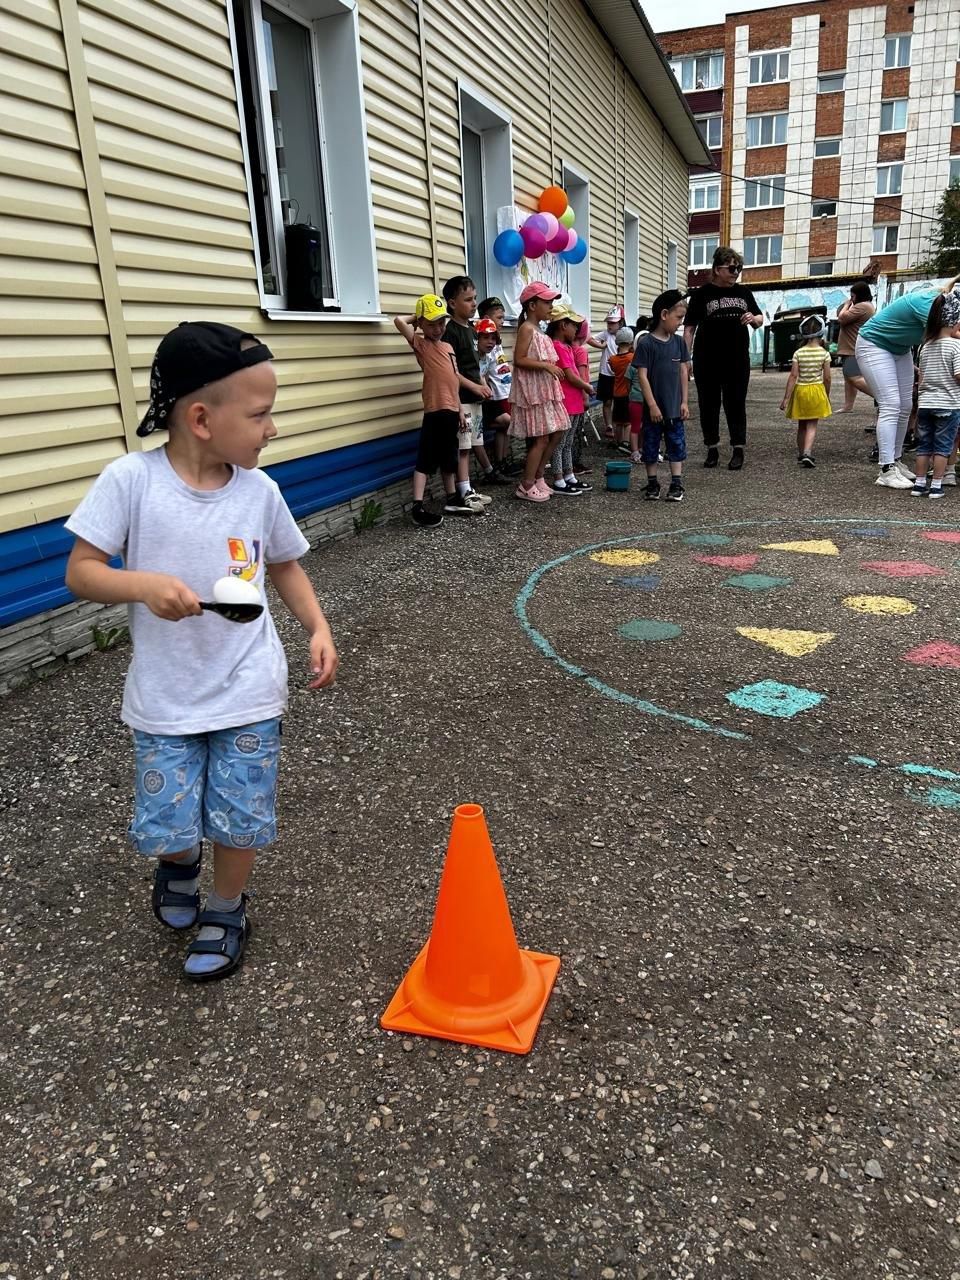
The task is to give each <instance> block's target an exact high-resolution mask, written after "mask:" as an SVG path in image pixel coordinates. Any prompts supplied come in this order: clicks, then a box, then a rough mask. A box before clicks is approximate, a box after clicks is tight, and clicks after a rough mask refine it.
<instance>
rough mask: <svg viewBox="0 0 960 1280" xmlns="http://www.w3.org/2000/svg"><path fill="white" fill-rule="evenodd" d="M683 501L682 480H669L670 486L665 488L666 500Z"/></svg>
mask: <svg viewBox="0 0 960 1280" xmlns="http://www.w3.org/2000/svg"><path fill="white" fill-rule="evenodd" d="M682 501H683V481H682V480H671V481H670V488H669V489H668V490H667V502H682Z"/></svg>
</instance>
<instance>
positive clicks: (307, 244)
mask: <svg viewBox="0 0 960 1280" xmlns="http://www.w3.org/2000/svg"><path fill="white" fill-rule="evenodd" d="M284 239H285V241H286V248H287V308H288V310H290V311H338V310H339V308H338V307H327V306H324V302H323V242H322V240H321V237H320V232H319V230H318V229H317V228H316V227H315V226H313V225H312V223H309V222H295V223H294V224H293V226H290V227H287V228H286V231H285V235H284Z"/></svg>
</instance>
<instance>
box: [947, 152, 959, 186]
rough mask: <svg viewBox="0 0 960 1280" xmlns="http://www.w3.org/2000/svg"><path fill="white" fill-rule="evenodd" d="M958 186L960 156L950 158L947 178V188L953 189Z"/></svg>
mask: <svg viewBox="0 0 960 1280" xmlns="http://www.w3.org/2000/svg"><path fill="white" fill-rule="evenodd" d="M958 184H960V156H951V157H950V176H949V177H948V178H947V186H949V187H955V186H957V185H958Z"/></svg>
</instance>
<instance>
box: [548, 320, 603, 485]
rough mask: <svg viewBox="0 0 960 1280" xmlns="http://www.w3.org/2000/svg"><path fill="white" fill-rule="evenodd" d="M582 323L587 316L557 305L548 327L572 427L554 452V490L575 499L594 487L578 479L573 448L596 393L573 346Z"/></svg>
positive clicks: (565, 405)
mask: <svg viewBox="0 0 960 1280" xmlns="http://www.w3.org/2000/svg"><path fill="white" fill-rule="evenodd" d="M581 324H583V316H578V315H577V313H576V312H575V311H574V310H572V309H571V308H570V307H568V306H566V305H564V304H562V303H557V304H556V305H555V306H554V308H553V312H552V315H551V319H550V324H549V325H548V327H547V336H548V337H550V338H552V339H553V345H554V348H555V350H556V353H557V363H558V364H559V366H560V371H561V373H562V374H563V381H562V382H561V383H560V390H561V392H562V393H563V406H564V408H565V409H566V411H567V414H568V415H569V418H570V426H569V427H568V429H567V430H566V431H565V432H564V433H563V435H562V436H561V438H560V441H559V443H558V444H557V446H556V448H555V449H554V451H553V461H552V463H551V466H552V475H553V485H552V488H553V492H554V493H558V494H564V495H569V496H571V497H573V496H577V495H579V494H581V493H586V492H587V491H588V490H589V489H592V488H593V486H592V485H589V484H584V482H583V481H582V480H578V479H577V477H576V473H575V472H574V469H573V447H574V444H575V443H576V439H577V436H578V434H579V432H580V428H581V426H582V425H583V411H584V406H585V404H586V403H587V402H588V397H589V396H590V395H591V394H592V393H593V388H592V387H591V385H590V383H589V382H588V381H587V380H586V379H585V378H584V377H582V376H581V371H580V369H578V368H577V354H576V352H577V349H576V348H575V347H574V345H573V343H574V340H575V339H576V337H577V333H578V332H579V329H580V326H581Z"/></svg>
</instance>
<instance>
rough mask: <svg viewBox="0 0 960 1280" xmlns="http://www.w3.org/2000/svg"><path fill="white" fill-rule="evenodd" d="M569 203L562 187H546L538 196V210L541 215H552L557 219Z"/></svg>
mask: <svg viewBox="0 0 960 1280" xmlns="http://www.w3.org/2000/svg"><path fill="white" fill-rule="evenodd" d="M569 203H570V202H569V200H568V199H567V193H566V192H565V191H564V189H563V187H547V188H546V189H545V190H544V191H543V192H542V193H541V195H540V203H539V209H540V212H541V213H552V214H553V216H554V217H555V218H559V217H560V215H561V213H563V211H564V210H565V209H566V207H567V205H568V204H569Z"/></svg>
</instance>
